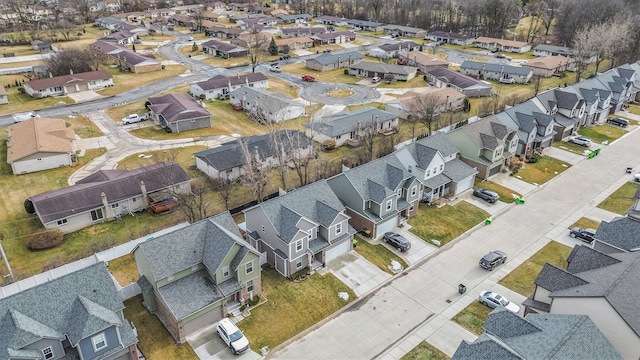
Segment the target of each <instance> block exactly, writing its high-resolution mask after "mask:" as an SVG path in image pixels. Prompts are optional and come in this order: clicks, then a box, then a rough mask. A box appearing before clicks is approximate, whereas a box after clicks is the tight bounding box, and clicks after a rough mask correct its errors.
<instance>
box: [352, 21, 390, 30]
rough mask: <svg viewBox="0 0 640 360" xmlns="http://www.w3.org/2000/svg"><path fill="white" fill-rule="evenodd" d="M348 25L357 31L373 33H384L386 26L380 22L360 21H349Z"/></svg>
mask: <svg viewBox="0 0 640 360" xmlns="http://www.w3.org/2000/svg"><path fill="white" fill-rule="evenodd" d="M347 24H349V26H351V27H352V28H353V29H354V30H356V31H357V30H364V31H373V32H378V31H382V29H383V27H384V26H385V25H386V24H383V23H379V22H374V21H367V20H358V19H349V20H347Z"/></svg>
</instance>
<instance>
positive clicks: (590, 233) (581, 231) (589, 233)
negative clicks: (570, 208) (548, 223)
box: [569, 228, 596, 244]
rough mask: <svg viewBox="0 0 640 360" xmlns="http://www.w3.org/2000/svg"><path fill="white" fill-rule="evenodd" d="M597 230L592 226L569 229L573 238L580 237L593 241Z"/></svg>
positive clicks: (588, 241)
mask: <svg viewBox="0 0 640 360" xmlns="http://www.w3.org/2000/svg"><path fill="white" fill-rule="evenodd" d="M595 234H596V231H595V230H594V229H590V228H573V229H571V231H569V235H570V236H571V237H572V238H579V239H580V240H582V241H584V242H586V243H589V244H590V243H591V242H592V241H593V237H594V236H595Z"/></svg>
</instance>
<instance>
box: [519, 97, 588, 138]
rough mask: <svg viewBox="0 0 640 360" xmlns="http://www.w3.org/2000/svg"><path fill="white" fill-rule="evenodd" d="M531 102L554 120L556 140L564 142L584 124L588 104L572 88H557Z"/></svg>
mask: <svg viewBox="0 0 640 360" xmlns="http://www.w3.org/2000/svg"><path fill="white" fill-rule="evenodd" d="M530 101H533V102H536V103H538V105H539V106H540V107H542V108H544V109H545V110H546V113H547V114H549V115H552V116H553V119H554V131H555V133H556V134H555V135H554V139H555V140H562V139H564V138H566V137H568V136H570V135H572V134H573V133H575V132H576V131H578V128H579V127H580V125H582V124H584V121H585V120H584V119H585V114H586V109H587V103H586V102H585V101H584V99H583V98H582V96H581V95H580V94H578V93H577V92H576V91H575V90H574V89H572V88H556V89H551V90H547V91H544V92H541V93H539V94H538V95H536V97H534V98H533V99H531V100H530Z"/></svg>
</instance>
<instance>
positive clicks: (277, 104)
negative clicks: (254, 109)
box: [229, 86, 304, 111]
mask: <svg viewBox="0 0 640 360" xmlns="http://www.w3.org/2000/svg"><path fill="white" fill-rule="evenodd" d="M229 94H230V95H231V97H236V98H238V99H244V100H246V101H247V102H250V103H256V104H262V107H264V108H267V107H268V110H269V111H277V110H279V109H284V108H286V107H288V106H297V107H300V106H304V105H303V104H301V103H299V102H297V101H295V100H293V99H292V98H290V97H288V96H287V95H285V94H282V93H278V92H273V91H269V90H266V89H262V88H253V87H246V86H244V87H241V88H238V89H235V90H233V91H232V92H230V93H229ZM266 104H269V106H267V105H266Z"/></svg>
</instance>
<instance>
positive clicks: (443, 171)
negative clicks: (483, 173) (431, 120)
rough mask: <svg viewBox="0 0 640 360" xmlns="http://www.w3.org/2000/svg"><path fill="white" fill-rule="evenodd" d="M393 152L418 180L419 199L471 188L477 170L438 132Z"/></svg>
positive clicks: (454, 193) (429, 200) (453, 194)
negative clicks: (420, 188)
mask: <svg viewBox="0 0 640 360" xmlns="http://www.w3.org/2000/svg"><path fill="white" fill-rule="evenodd" d="M394 154H395V156H396V157H397V158H398V159H400V162H401V163H402V164H403V165H404V167H405V169H407V170H408V171H409V172H411V174H413V175H414V176H416V177H417V178H418V179H419V180H420V182H421V183H422V185H423V189H422V193H423V196H422V200H424V201H427V202H431V201H432V200H433V199H437V198H440V197H443V196H457V195H458V194H460V193H462V192H464V191H466V190H468V189H471V188H472V187H473V183H474V179H475V176H476V174H477V173H478V170H476V169H475V168H473V167H471V166H469V165H467V164H465V163H464V162H463V161H462V160H460V158H459V154H460V153H459V152H458V149H457V148H456V147H455V145H454V144H453V142H452V141H451V140H450V139H449V138H448V136H447V135H446V134H442V133H440V134H435V135H431V136H428V137H425V138H422V139H420V140H416V141H412V142H409V143H408V144H405V145H404V146H402V147H400V148H399V149H398V150H397V151H395V152H394Z"/></svg>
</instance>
